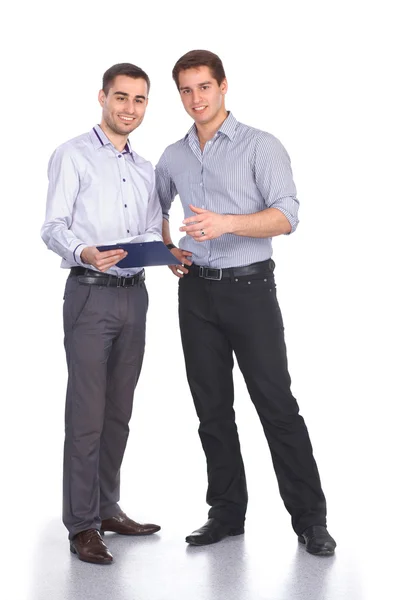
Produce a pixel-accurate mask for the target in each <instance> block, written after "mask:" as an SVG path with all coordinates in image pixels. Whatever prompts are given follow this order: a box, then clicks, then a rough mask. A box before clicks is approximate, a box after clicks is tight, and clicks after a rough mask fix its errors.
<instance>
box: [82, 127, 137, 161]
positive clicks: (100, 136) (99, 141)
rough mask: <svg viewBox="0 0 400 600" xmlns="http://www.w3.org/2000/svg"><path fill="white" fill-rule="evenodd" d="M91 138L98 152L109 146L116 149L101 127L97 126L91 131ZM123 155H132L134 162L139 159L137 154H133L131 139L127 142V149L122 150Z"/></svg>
mask: <svg viewBox="0 0 400 600" xmlns="http://www.w3.org/2000/svg"><path fill="white" fill-rule="evenodd" d="M90 137H91V139H92V142H93V146H94V147H95V149H96V150H98V149H99V148H102V147H103V146H108V145H110V146H112V147H113V148H114V146H113V144H112V143H111V142H110V140H109V139H108V137H107V136H106V134H105V133H104V131H103V130H102V128H101V127H100V125H95V126H94V127H93V129H92V130H91V131H90ZM114 149H115V148H114ZM115 151H117V150H116V149H115ZM122 154H130V155H131V156H132V158H133V160H135V158H137V154H136V152H133V150H132V148H131V143H130V141H129V139H128V140H127V142H126V144H125V148H124V149H123V150H122Z"/></svg>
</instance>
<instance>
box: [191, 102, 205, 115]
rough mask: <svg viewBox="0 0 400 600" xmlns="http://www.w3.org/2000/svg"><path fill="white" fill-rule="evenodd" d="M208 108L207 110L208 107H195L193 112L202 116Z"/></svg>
mask: <svg viewBox="0 0 400 600" xmlns="http://www.w3.org/2000/svg"><path fill="white" fill-rule="evenodd" d="M206 108H207V105H205V104H203V105H202V106H193V109H192V110H193V111H194V112H195V113H196V114H198V115H199V114H200V115H201V114H202V113H203V112H204V111H205V110H206Z"/></svg>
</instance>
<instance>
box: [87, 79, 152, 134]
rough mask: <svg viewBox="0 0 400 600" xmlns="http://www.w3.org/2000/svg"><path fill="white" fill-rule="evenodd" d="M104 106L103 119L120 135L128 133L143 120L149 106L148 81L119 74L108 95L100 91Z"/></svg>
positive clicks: (100, 100)
mask: <svg viewBox="0 0 400 600" xmlns="http://www.w3.org/2000/svg"><path fill="white" fill-rule="evenodd" d="M99 102H100V105H101V106H102V108H103V121H104V122H105V123H106V125H107V126H108V127H109V128H110V129H111V131H113V132H114V133H116V134H118V135H128V134H129V133H131V132H132V131H133V130H134V129H136V127H139V125H140V123H141V122H142V121H143V118H144V113H145V112H146V106H147V102H148V100H147V83H146V82H145V80H144V79H133V78H132V77H127V76H126V75H117V77H116V78H115V79H114V81H113V83H112V86H111V87H110V89H109V90H108V94H107V96H106V95H105V93H104V91H103V90H100V92H99Z"/></svg>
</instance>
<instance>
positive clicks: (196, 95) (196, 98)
mask: <svg viewBox="0 0 400 600" xmlns="http://www.w3.org/2000/svg"><path fill="white" fill-rule="evenodd" d="M192 98H193V104H199V102H200V100H201V93H200V90H193V95H192Z"/></svg>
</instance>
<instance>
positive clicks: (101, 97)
mask: <svg viewBox="0 0 400 600" xmlns="http://www.w3.org/2000/svg"><path fill="white" fill-rule="evenodd" d="M98 99H99V103H100V106H101V107H103V106H104V103H105V101H106V95H105V93H104V90H100V91H99V95H98Z"/></svg>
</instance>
